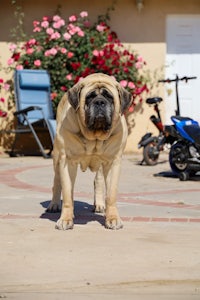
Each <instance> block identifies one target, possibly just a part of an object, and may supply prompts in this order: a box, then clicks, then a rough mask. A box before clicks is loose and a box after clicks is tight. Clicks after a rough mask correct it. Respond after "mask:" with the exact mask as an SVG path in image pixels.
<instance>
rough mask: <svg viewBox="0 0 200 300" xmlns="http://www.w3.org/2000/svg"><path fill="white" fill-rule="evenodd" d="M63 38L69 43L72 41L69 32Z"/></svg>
mask: <svg viewBox="0 0 200 300" xmlns="http://www.w3.org/2000/svg"><path fill="white" fill-rule="evenodd" d="M63 37H64V39H65V40H66V41H69V40H70V39H71V35H70V34H69V33H68V32H66V33H64V34H63Z"/></svg>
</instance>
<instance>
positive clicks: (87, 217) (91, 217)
mask: <svg viewBox="0 0 200 300" xmlns="http://www.w3.org/2000/svg"><path fill="white" fill-rule="evenodd" d="M49 203H50V201H44V202H41V203H40V204H41V205H42V207H44V208H45V210H46V209H47V207H48V206H49ZM93 209H94V207H93V205H91V204H88V203H86V202H83V201H78V200H75V201H74V215H75V217H74V224H79V225H84V224H87V223H88V222H94V221H97V222H98V223H100V224H101V225H102V226H103V225H104V223H105V217H104V216H103V215H102V214H98V213H95V212H94V211H93ZM59 217H60V213H48V212H46V211H45V212H44V213H43V214H42V215H41V216H40V218H41V219H48V220H50V221H52V222H56V221H57V220H58V219H59Z"/></svg>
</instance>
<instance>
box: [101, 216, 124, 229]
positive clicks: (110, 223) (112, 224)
mask: <svg viewBox="0 0 200 300" xmlns="http://www.w3.org/2000/svg"><path fill="white" fill-rule="evenodd" d="M105 227H106V228H107V229H113V230H117V229H121V228H123V223H122V221H121V219H120V218H119V217H115V216H110V217H107V218H106V222H105Z"/></svg>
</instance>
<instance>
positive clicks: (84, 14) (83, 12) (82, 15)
mask: <svg viewBox="0 0 200 300" xmlns="http://www.w3.org/2000/svg"><path fill="white" fill-rule="evenodd" d="M80 16H81V18H86V17H87V16H88V13H87V11H82V12H81V13H80Z"/></svg>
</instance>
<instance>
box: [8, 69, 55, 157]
mask: <svg viewBox="0 0 200 300" xmlns="http://www.w3.org/2000/svg"><path fill="white" fill-rule="evenodd" d="M14 88H15V101H16V112H15V113H14V115H15V116H16V117H17V126H16V129H15V130H14V131H13V132H15V140H14V143H13V146H12V150H11V153H10V155H11V156H14V153H15V145H16V141H17V139H18V137H19V135H20V134H25V133H32V134H33V136H34V138H35V141H36V143H37V145H38V147H39V149H40V152H41V154H42V155H43V157H44V158H47V157H50V156H51V151H52V149H53V142H54V137H55V132H56V120H55V119H54V114H53V108H52V102H51V99H50V77H49V74H48V72H47V71H45V70H16V71H15V74H14ZM45 131H47V132H48V133H49V135H50V141H51V147H50V151H49V152H48V153H46V151H45V150H46V149H45V145H43V144H42V142H41V140H40V139H39V136H38V134H41V133H42V132H45Z"/></svg>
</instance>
